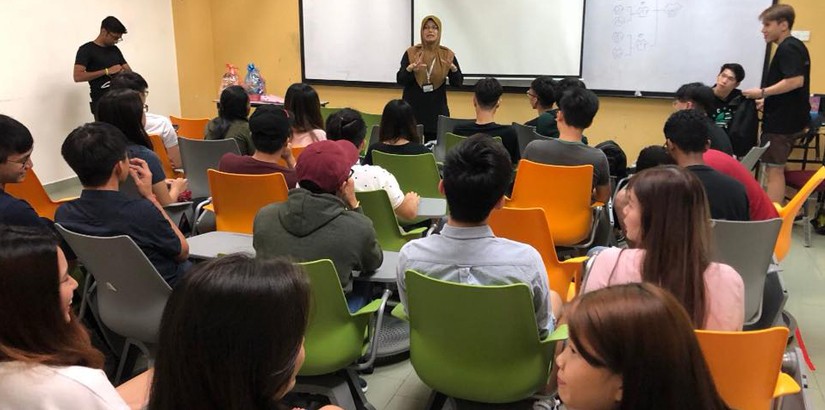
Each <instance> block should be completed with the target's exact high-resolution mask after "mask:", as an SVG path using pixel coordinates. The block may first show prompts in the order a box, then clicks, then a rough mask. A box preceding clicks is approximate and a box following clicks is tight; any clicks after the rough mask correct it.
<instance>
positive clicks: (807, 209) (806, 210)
mask: <svg viewBox="0 0 825 410" xmlns="http://www.w3.org/2000/svg"><path fill="white" fill-rule="evenodd" d="M814 205H816V198H815V197H814V196H813V195H811V196H809V197H808V198H807V199H805V204H804V205H802V229H803V231H802V232H803V233H804V236H805V242H804V244H805V247H806V248H810V247H811V231H812V230H813V227H812V226H811V213H812V209H813V206H814Z"/></svg>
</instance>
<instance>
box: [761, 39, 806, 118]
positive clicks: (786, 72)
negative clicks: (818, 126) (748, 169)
mask: <svg viewBox="0 0 825 410" xmlns="http://www.w3.org/2000/svg"><path fill="white" fill-rule="evenodd" d="M800 75H801V76H803V77H804V78H805V82H804V85H803V86H802V87H799V88H797V89H795V90H791V91H789V92H787V93H785V94H779V95H771V96H768V97H767V98H765V108H764V116H763V119H762V131H764V132H770V133H775V134H793V133H797V132H800V131H802V130H803V129H805V127H807V126H808V124H809V123H810V114H809V112H810V111H811V105H810V101H809V99H808V94H809V93H810V92H811V91H810V89H811V57H810V55H809V54H808V49H807V48H806V47H805V44H803V43H802V41H799V39H797V38H796V37H788V38H786V39H785V40H783V41H782V42H781V43H779V46H778V47H777V48H776V54H774V56H773V60H771V65H770V67H769V68H768V72H767V73H766V75H765V76H764V78H763V79H762V87H770V86H772V85H774V84H776V83H778V82H780V81H782V80H783V79H786V78H791V77H797V76H800Z"/></svg>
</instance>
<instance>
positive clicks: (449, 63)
mask: <svg viewBox="0 0 825 410" xmlns="http://www.w3.org/2000/svg"><path fill="white" fill-rule="evenodd" d="M441 28H442V26H441V20H439V19H438V17H436V16H427V17H424V20H422V21H421V44H416V45H414V46H412V47H410V48H408V49H407V51H406V52H405V53H404V56H403V57H401V67H400V68H399V69H398V74H396V76H395V77H396V81H397V82H398V84H401V85H403V86H404V94H403V96H402V98H403V99H404V101H406V102H408V103H409V104H410V105H412V107H413V111H414V112H415V118H416V120H417V121H418V123H420V124H423V125H424V139H425V141H430V140H433V139H435V136H436V135H435V134H436V126H437V123H438V116H439V115H445V116H448V117H449V116H450V108H449V107H447V87H445V83H446V80H447V78H448V77H449V79H450V85H453V86H461V83H462V82H463V81H464V76H462V75H461V68H460V67H459V66H458V60H457V59H456V58H455V53H453V51H452V50H450V49H449V48H447V47H443V46H441V45H440V43H441Z"/></svg>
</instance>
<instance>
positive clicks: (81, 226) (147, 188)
mask: <svg viewBox="0 0 825 410" xmlns="http://www.w3.org/2000/svg"><path fill="white" fill-rule="evenodd" d="M110 94H111V93H110ZM60 153H61V154H62V155H63V159H65V160H66V162H67V163H68V164H69V166H70V167H71V168H72V170H73V171H74V172H75V173H76V174H77V177H78V178H79V179H80V183H81V184H83V192H82V193H81V194H80V198H78V199H75V200H73V201H69V202H66V203H64V204H63V205H61V206H60V208H57V213H56V214H55V216H54V220H55V222H57V223H60V224H61V225H63V226H64V227H65V228H66V229H68V230H70V231H74V232H78V233H82V234H85V235H93V236H116V235H129V237H131V238H132V240H134V241H135V243H136V244H137V246H139V247H140V249H141V250H142V251H143V253H144V254H146V257H147V258H148V259H149V261H150V262H152V265H154V266H155V269H157V271H158V273H160V275H161V276H162V277H163V279H165V280H166V282H167V283H169V285H170V286H174V285H175V282H177V280H178V278H179V277H180V276H182V275H183V273H184V272H185V270H186V268H188V267H189V265H190V263H189V262H188V261H187V260H186V258H187V257H188V256H189V245H188V244H187V243H186V239H185V238H184V237H183V234H182V233H181V232H180V230H178V227H177V226H176V225H175V224H174V223H173V222H172V220H170V219H169V217H168V216H167V215H166V212H164V211H163V207H162V206H161V205H160V203H159V202H158V200H157V199H155V195H154V194H153V193H152V185H151V181H152V173H151V171H150V170H149V167H148V166H147V165H146V162H145V161H143V160H142V159H140V158H131V159H129V158H127V157H126V153H127V148H126V137H125V136H124V135H123V133H122V132H120V130H118V129H117V128H115V127H114V126H112V125H109V124H106V123H103V122H94V123H89V124H85V125H82V126H80V127H77V128H75V129H74V131H72V132H71V133H70V134H69V136H68V137H66V140H65V141H64V142H63V147H62V148H61V150H60ZM129 175H131V176H132V178H133V179H134V180H135V185H137V189H138V192H139V193H140V195H141V196H142V198H140V199H129V198H127V197H126V196H125V195H123V194H122V193H120V191H119V190H118V189H119V187H120V183H121V182H123V181H124V180H126V177H128V176H129Z"/></svg>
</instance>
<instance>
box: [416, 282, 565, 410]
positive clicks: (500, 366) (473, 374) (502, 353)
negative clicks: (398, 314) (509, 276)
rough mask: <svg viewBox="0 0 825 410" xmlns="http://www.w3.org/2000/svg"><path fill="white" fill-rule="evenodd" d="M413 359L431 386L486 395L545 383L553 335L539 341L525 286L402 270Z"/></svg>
mask: <svg viewBox="0 0 825 410" xmlns="http://www.w3.org/2000/svg"><path fill="white" fill-rule="evenodd" d="M405 277H406V289H407V306H406V307H407V313H408V316H409V319H410V361H411V362H412V365H413V367H414V368H415V372H416V373H417V374H418V377H420V378H421V380H422V381H423V382H424V383H425V384H426V385H427V386H429V387H431V388H432V389H434V390H437V391H439V392H441V393H444V394H447V395H448V396H451V397H456V398H460V399H465V400H472V401H478V402H484V403H509V402H514V401H518V400H521V399H524V398H526V397H529V396H530V395H532V394H533V393H535V392H536V391H537V390H538V389H539V388H540V387H543V386H544V384H545V383H546V381H547V374H548V371H549V369H550V365H551V362H552V345H553V344H552V343H551V342H549V341H547V340H546V341H540V340H539V333H538V328H537V326H536V317H535V311H534V308H533V302H532V296H531V294H530V289H529V288H528V287H527V285H526V284H523V283H518V284H511V285H504V286H471V285H464V284H460V283H453V282H447V281H442V280H438V279H433V278H429V277H427V276H425V275H422V274H420V273H418V272H415V271H410V270H408V271H407V272H406V273H405Z"/></svg>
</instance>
